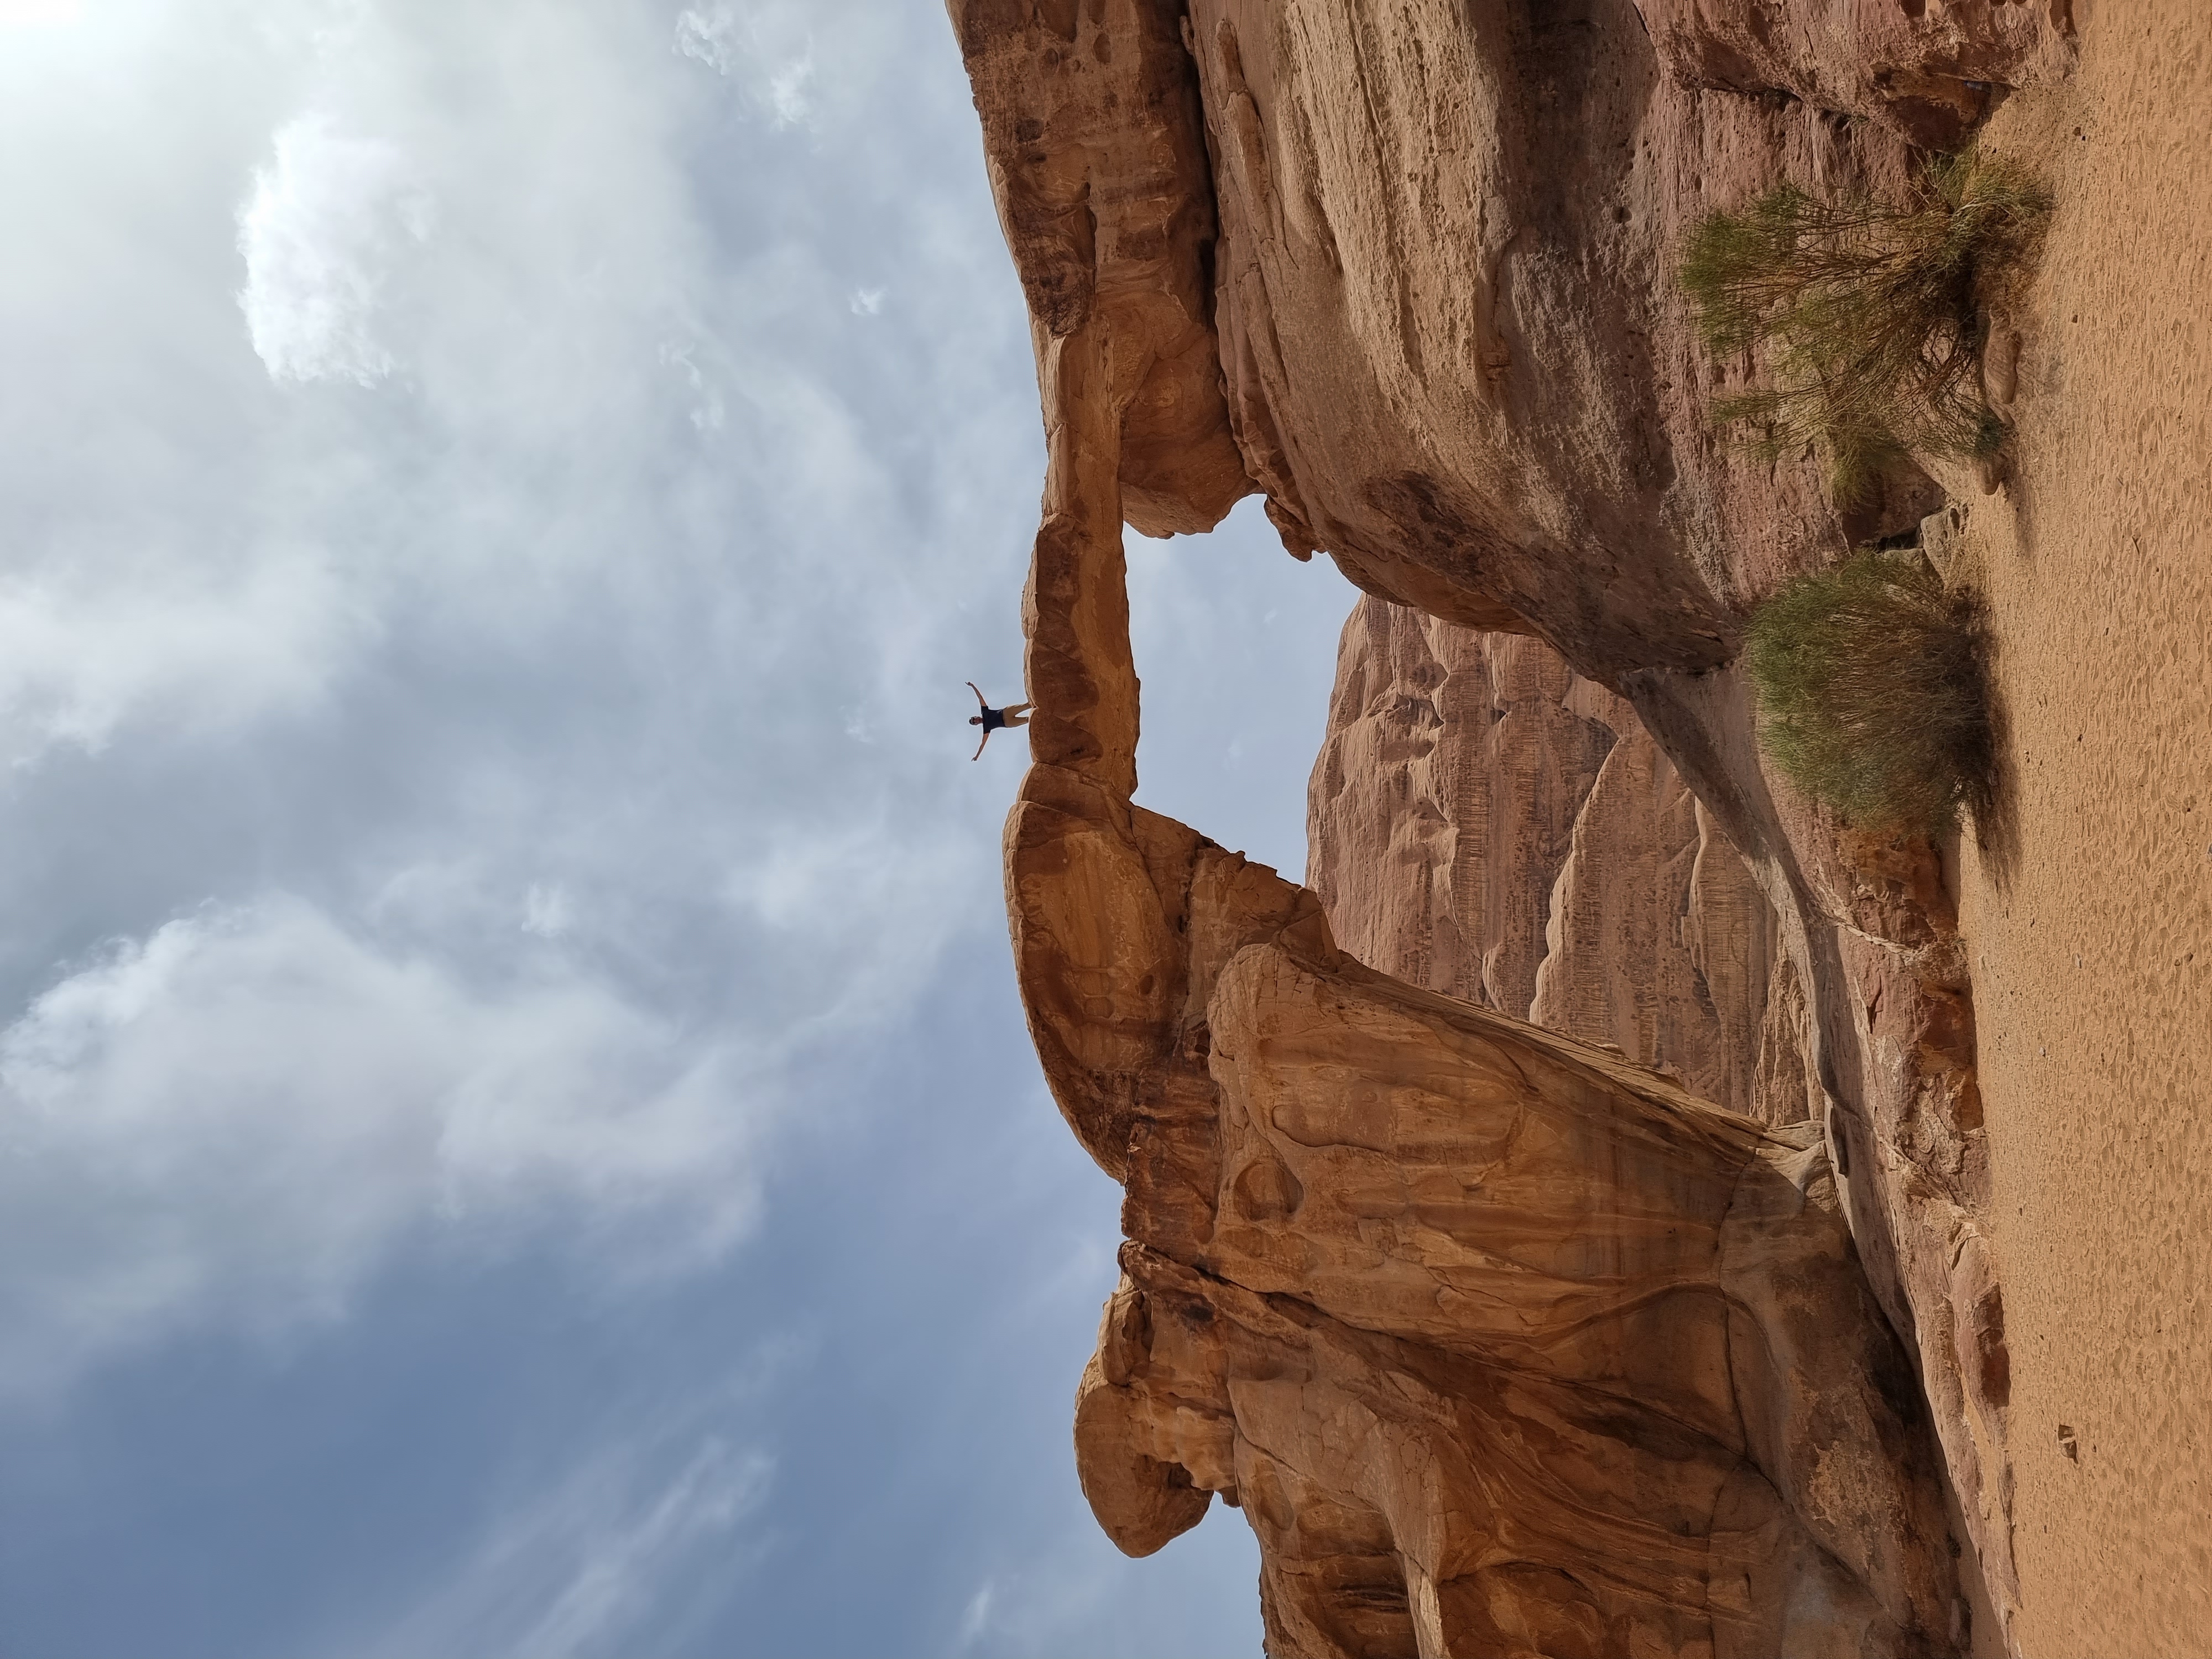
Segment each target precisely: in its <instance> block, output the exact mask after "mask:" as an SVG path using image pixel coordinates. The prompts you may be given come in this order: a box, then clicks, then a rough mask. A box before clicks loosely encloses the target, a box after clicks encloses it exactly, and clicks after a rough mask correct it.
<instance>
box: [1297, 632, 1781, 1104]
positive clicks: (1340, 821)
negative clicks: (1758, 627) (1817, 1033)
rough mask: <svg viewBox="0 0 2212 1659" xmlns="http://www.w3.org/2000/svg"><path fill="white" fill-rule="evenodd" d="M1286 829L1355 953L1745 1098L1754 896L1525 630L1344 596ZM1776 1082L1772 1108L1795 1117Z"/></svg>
mask: <svg viewBox="0 0 2212 1659" xmlns="http://www.w3.org/2000/svg"><path fill="white" fill-rule="evenodd" d="M1307 829H1308V836H1307V839H1308V846H1309V852H1308V857H1307V875H1308V878H1309V879H1310V881H1311V882H1312V884H1313V887H1314V890H1315V891H1316V893H1318V894H1319V895H1320V896H1321V899H1322V904H1323V906H1324V908H1326V909H1327V911H1328V919H1329V925H1330V927H1331V929H1332V930H1333V931H1334V933H1335V936H1336V938H1337V939H1338V941H1339V942H1340V944H1341V945H1343V946H1344V948H1345V949H1346V950H1347V951H1350V952H1351V953H1352V955H1353V956H1354V957H1358V959H1359V960H1360V961H1361V962H1363V963H1366V964H1367V965H1368V966H1369V967H1370V968H1375V969H1380V970H1381V971H1383V972H1384V973H1387V974H1390V975H1395V977H1397V978H1400V979H1402V980H1405V981H1408V982H1409V983H1412V984H1414V985H1419V986H1424V987H1427V988H1428V989H1430V990H1433V991H1441V992H1443V993H1444V994H1446V995H1448V996H1454V997H1459V998H1462V999H1464V1000H1468V1001H1470V1002H1480V1003H1482V1004H1484V1005H1486V1006H1489V1007H1492V1008H1496V1009H1499V1010H1501V1011H1502V1012H1505V1013H1509V1014H1511V1015H1513V1016H1514V1017H1516V1018H1521V1019H1528V1020H1533V1021H1534V1022H1535V1023H1536V1024H1540V1025H1546V1026H1550V1027H1552V1028H1553V1029H1555V1030H1563V1031H1567V1032H1571V1033H1572V1034H1573V1035H1574V1036H1579V1037H1583V1038H1586V1039H1588V1040H1589V1041H1591V1042H1601V1043H1610V1044H1612V1045H1613V1046H1615V1047H1617V1048H1620V1049H1621V1050H1622V1051H1623V1052H1624V1053H1625V1054H1627V1055H1628V1056H1629V1057H1630V1058H1631V1059H1633V1060H1638V1061H1639V1062H1641V1063H1642V1064H1644V1065H1646V1066H1652V1067H1655V1068H1656V1069H1657V1070H1659V1071H1661V1072H1662V1073H1666V1074H1667V1075H1668V1076H1670V1077H1672V1078H1674V1079H1675V1080H1676V1081H1677V1082H1679V1083H1680V1084H1681V1085H1682V1086H1683V1087H1685V1088H1686V1089H1687V1090H1688V1091H1690V1092H1691V1093H1692V1094H1695V1095H1698V1096H1699V1097H1703V1098H1705V1099H1707V1100H1713V1101H1717V1102H1719V1103H1721V1104H1723V1105H1725V1106H1728V1107H1730V1108H1732V1109H1735V1110H1737V1111H1739V1112H1745V1113H1748V1114H1751V1115H1756V1116H1761V1117H1764V1116H1765V1115H1767V1112H1768V1110H1769V1109H1770V1108H1768V1107H1767V1106H1766V1105H1765V1104H1763V1103H1762V1102H1761V1101H1760V1100H1759V1091H1758V1088H1757V1081H1758V1054H1759V1030H1760V1026H1761V1024H1762V1021H1763V1020H1764V1018H1765V1012H1766V1000H1767V990H1768V983H1769V981H1770V979H1771V977H1772V976H1773V975H1774V973H1775V972H1776V970H1777V968H1778V963H1779V962H1780V960H1781V958H1780V957H1779V954H1778V951H1777V948H1776V938H1775V927H1774V914H1773V910H1772V908H1771V907H1770V906H1769V905H1768V903H1767V902H1766V899H1765V896H1764V895H1763V894H1762V893H1760V891H1759V888H1758V886H1757V884H1755V883H1754V882H1753V879H1752V877H1751V875H1750V873H1749V872H1748V871H1747V870H1746V869H1745V867H1744V865H1743V861H1742V860H1741V859H1740V858H1739V857H1737V855H1736V853H1735V848H1733V847H1731V846H1730V845H1729V842H1728V840H1727V838H1726V837H1725V836H1723V835H1722V834H1721V833H1720V831H1719V829H1718V827H1717V825H1716V824H1715V823H1714V821H1713V819H1712V817H1711V814H1710V813H1708V812H1706V811H1705V810H1704V809H1703V808H1702V807H1700V806H1699V805H1698V802H1697V800H1696V799H1695V797H1693V796H1692V794H1691V793H1690V792H1689V790H1688V788H1687V787H1686V786H1685V785H1684V784H1683V782H1682V781H1681V780H1680V777H1679V776H1677V775H1676V774H1675V772H1674V768H1673V767H1672V766H1671V765H1670V764H1669V763H1668V761H1667V758H1666V757H1665V756H1664V755H1663V754H1662V752H1661V751H1660V750H1659V747H1658V745H1657V744H1655V743H1654V742H1653V741H1652V740H1651V738H1650V734H1649V733H1648V732H1645V730H1644V723H1643V721H1641V720H1638V718H1637V716H1636V712H1635V710H1634V709H1632V708H1630V707H1629V706H1628V704H1627V703H1626V702H1624V701H1622V700H1621V699H1620V698H1619V697H1617V696H1613V694H1612V693H1611V692H1609V691H1607V690H1604V689H1603V688H1602V687H1601V686H1597V685H1593V684H1591V683H1590V682H1589V681H1588V680H1585V679H1583V678H1581V677H1580V676H1579V675H1577V674H1576V673H1575V671H1573V670H1572V669H1571V668H1569V667H1568V666H1567V665H1566V664H1565V662H1563V661H1562V660H1560V659H1559V654H1558V653H1556V652H1554V651H1553V650H1552V649H1551V648H1550V647H1547V646H1546V645H1545V644H1544V643H1543V642H1542V641H1539V640H1533V639H1528V638H1524V637H1519V636H1516V635H1502V634H1481V633H1477V632H1474V631H1472V630H1470V629H1463V628H1460V627H1458V626H1456V625H1455V624H1453V623H1445V622H1441V621H1438V620H1437V618H1435V617H1429V616H1426V615H1424V614H1423V613H1421V612H1419V611H1409V610H1406V609H1404V608H1402V607H1401V606H1396V605H1389V604H1387V603H1384V602H1383V601H1380V600H1377V599H1362V600H1361V601H1360V602H1359V604H1358V605H1356V606H1354V607H1353V610H1352V616H1351V617H1350V618H1349V619H1348V620H1347V621H1346V623H1345V626H1344V639H1343V644H1342V647H1341V648H1340V652H1339V654H1338V659H1337V678H1336V690H1335V692H1334V696H1332V698H1331V700H1330V707H1329V720H1328V734H1327V736H1326V738H1324V739H1323V742H1322V751H1321V757H1320V759H1319V760H1318V761H1317V762H1316V763H1315V766H1314V775H1313V782H1312V786H1311V788H1310V792H1309V805H1308V812H1307ZM1799 1093H1800V1099H1799V1100H1798V1101H1797V1102H1796V1109H1795V1110H1794V1111H1792V1112H1790V1114H1789V1115H1787V1116H1784V1117H1783V1118H1781V1119H1780V1120H1779V1121H1798V1120H1800V1119H1802V1118H1803V1117H1804V1116H1805V1115H1807V1114H1806V1112H1805V1111H1804V1109H1803V1105H1802V1089H1801V1090H1800V1091H1799Z"/></svg>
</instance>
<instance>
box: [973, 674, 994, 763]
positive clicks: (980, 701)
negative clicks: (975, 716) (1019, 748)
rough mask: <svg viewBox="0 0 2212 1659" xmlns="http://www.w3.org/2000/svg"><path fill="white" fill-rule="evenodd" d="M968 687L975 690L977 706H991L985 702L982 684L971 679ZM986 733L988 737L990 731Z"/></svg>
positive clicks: (978, 752)
mask: <svg viewBox="0 0 2212 1659" xmlns="http://www.w3.org/2000/svg"><path fill="white" fill-rule="evenodd" d="M968 689H969V690H970V691H973V692H974V693H975V706H976V707H977V708H989V707H990V706H991V705H990V704H989V703H988V702H985V701H984V699H983V689H982V687H981V686H979V685H977V684H975V681H973V680H970V681H969V682H968ZM984 735H985V736H988V735H989V733H987V732H986V733H985V734H984ZM975 752H976V753H977V754H979V755H980V754H981V753H982V752H983V751H982V750H980V749H979V750H976V751H975Z"/></svg>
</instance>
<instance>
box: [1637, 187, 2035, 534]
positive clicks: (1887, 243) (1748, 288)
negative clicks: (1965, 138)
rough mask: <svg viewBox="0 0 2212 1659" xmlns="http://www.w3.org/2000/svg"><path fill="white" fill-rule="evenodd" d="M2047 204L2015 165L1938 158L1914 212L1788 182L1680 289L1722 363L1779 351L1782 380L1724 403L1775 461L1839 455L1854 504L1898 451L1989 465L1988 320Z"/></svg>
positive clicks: (1726, 415) (1724, 236)
mask: <svg viewBox="0 0 2212 1659" xmlns="http://www.w3.org/2000/svg"><path fill="white" fill-rule="evenodd" d="M2050 208H2051V201H2050V197H2049V196H2048V194H2047V193H2046V192H2045V191H2044V190H2043V189H2042V187H2041V186H2040V185H2038V184H2037V183H2036V181H2035V180H2034V179H2033V178H2032V177H2031V176H2029V175H2028V174H2027V173H2025V172H2024V171H2022V170H2021V168H2020V167H2016V166H2015V165H2014V164H2012V163H2010V162H2008V161H2000V160H1997V159H1996V158H1994V157H1990V156H1985V155H1981V154H1979V153H1978V152H1977V151H1972V150H1969V151H1967V152H1966V154H1964V155H1957V156H1949V157H1942V158H1938V159H1937V160H1936V161H1933V162H1932V163H1931V164H1930V165H1929V167H1928V168H1927V170H1926V172H1925V173H1923V176H1922V178H1921V179H1920V182H1919V184H1918V185H1917V186H1916V188H1915V190H1914V191H1913V193H1912V196H1911V199H1910V200H1908V201H1907V202H1906V203H1905V204H1904V205H1903V206H1888V205H1885V204H1880V203H1876V202H1874V201H1871V200H1869V199H1868V198H1866V197H1852V198H1850V199H1846V200H1844V201H1839V202H1825V201H1822V200H1820V199H1819V198H1818V197H1813V196H1809V195H1808V194H1807V193H1806V192H1805V191H1802V190H1799V189H1798V188H1797V187H1796V185H1778V186H1776V187H1775V188H1774V189H1772V190H1771V191H1767V192H1766V194H1765V195H1764V196H1762V197H1759V199H1758V200H1757V201H1755V202H1753V203H1752V204H1751V205H1750V206H1749V207H1748V208H1747V209H1745V210H1743V211H1741V212H1740V213H1716V214H1713V215H1711V216H1709V217H1708V218H1706V219H1705V220H1703V221H1702V222H1699V225H1698V226H1697V227H1696V228H1695V229H1693V230H1692V232H1691V234H1690V236H1689V238H1688V240H1687V241H1686V243H1685V245H1684V247H1683V258H1682V265H1681V280H1682V285H1683V287H1684V288H1685V289H1686V290H1687V291H1688V293H1689V295H1690V299H1691V302H1692V306H1693V307H1694V308H1695V310H1696V312H1697V317H1698V324H1699V331H1700V332H1701V333H1703V335H1704V336H1705V342H1706V343H1707V344H1708V345H1709V346H1710V347H1711V349H1713V350H1715V351H1716V352H1723V353H1724V352H1733V351H1737V350H1741V349H1744V348H1746V347H1749V346H1753V345H1759V344H1765V345H1766V346H1767V347H1769V349H1770V355H1769V358H1768V362H1769V365H1770V367H1771V371H1772V377H1773V383H1772V385H1771V386H1769V387H1767V388H1765V389H1761V390H1759V391H1754V392H1746V393H1742V394H1741V395H1739V396H1736V397H1733V398H1723V399H1721V400H1719V401H1718V403H1717V404H1716V405H1715V408H1714V416H1715V418H1716V419H1717V420H1718V421H1720V422H1723V424H1734V425H1741V426H1743V427H1746V428H1749V429H1750V430H1751V431H1752V433H1753V436H1752V438H1751V440H1750V441H1751V445H1752V447H1753V448H1754V449H1756V450H1758V451H1759V452H1760V453H1764V454H1765V455H1767V456H1768V457H1770V458H1779V457H1781V456H1784V455H1787V454H1790V453H1795V452H1796V451H1798V450H1800V449H1802V448H1803V447H1804V446H1805V445H1806V444H1807V443H1808V442H1812V443H1815V444H1817V445H1819V446H1820V447H1821V448H1822V449H1824V450H1825V451H1826V455H1827V459H1828V461H1829V465H1830V473H1831V478H1830V482H1831V488H1832V490H1833V492H1834V495H1835V497H1836V501H1837V502H1838V505H1840V506H1845V507H1849V506H1854V505H1857V503H1858V502H1860V501H1863V500H1864V499H1865V498H1866V497H1867V495H1869V493H1870V491H1871V490H1872V489H1873V486H1874V484H1875V480H1876V479H1877V478H1878V477H1879V476H1880V474H1881V469H1882V467H1883V465H1884V464H1885V463H1887V461H1889V460H1891V459H1893V458H1895V457H1896V456H1898V455H1900V454H1922V455H1952V456H1973V455H1988V454H1991V453H1995V452H1996V450H1997V449H1999V448H2001V447H2002V445H2003V443H2004V441H2005V439H2006V437H2007V435H2008V427H2007V425H2006V422H2005V421H2004V418H2003V417H2002V416H2000V415H1999V414H1998V413H1997V412H1996V410H1994V409H1992V408H1990V405H1989V403H1988V401H1987V400H1986V399H1985V398H1984V397H1983V395H1982V389H1981V386H1980V377H1979V375H1978V373H1977V370H1978V366H1979V363H1980V356H1981V349H1982V346H1983V343H1984V338H1985V337H1986V336H1987V333H1988V329H1989V307H1990V303H1991V301H1993V300H1994V299H1996V298H1997V297H1998V295H1999V293H2000V291H2001V290H2002V289H2003V288H2004V287H2005V286H2006V285H2007V284H2008V283H2010V282H2011V281H2013V280H2014V279H2015V277H2016V276H2017V275H2018V273H2019V272H2020V271H2021V270H2022V269H2023V268H2024V267H2025V265H2026V264H2027V262H2028V260H2029V259H2031V258H2033V253H2034V251H2035V245H2036V242H2037V240H2038V238H2039V235H2040V234H2041V228H2042V224H2043V221H2044V219H2045V216H2046V215H2047V214H2048V213H2049V211H2050Z"/></svg>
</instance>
